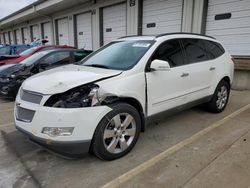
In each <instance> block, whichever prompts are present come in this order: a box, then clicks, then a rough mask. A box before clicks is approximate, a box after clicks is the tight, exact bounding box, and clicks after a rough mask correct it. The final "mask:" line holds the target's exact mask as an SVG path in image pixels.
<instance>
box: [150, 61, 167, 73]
mask: <svg viewBox="0 0 250 188" xmlns="http://www.w3.org/2000/svg"><path fill="white" fill-rule="evenodd" d="M150 69H151V71H169V70H170V65H169V63H168V62H167V61H163V60H159V59H155V60H153V61H152V62H151V66H150Z"/></svg>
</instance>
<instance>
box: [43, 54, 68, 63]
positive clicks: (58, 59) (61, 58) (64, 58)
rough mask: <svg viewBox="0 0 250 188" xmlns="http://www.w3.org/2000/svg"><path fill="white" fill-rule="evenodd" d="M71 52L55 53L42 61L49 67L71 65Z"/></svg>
mask: <svg viewBox="0 0 250 188" xmlns="http://www.w3.org/2000/svg"><path fill="white" fill-rule="evenodd" d="M70 60H71V58H70V52H55V53H51V54H50V55H49V56H47V57H45V58H44V59H43V60H42V62H41V63H42V64H46V65H47V66H56V65H64V64H68V63H70Z"/></svg>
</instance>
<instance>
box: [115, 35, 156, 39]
mask: <svg viewBox="0 0 250 188" xmlns="http://www.w3.org/2000/svg"><path fill="white" fill-rule="evenodd" d="M129 37H155V36H154V35H129V36H123V37H120V38H118V39H123V38H129Z"/></svg>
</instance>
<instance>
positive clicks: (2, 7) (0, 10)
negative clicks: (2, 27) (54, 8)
mask: <svg viewBox="0 0 250 188" xmlns="http://www.w3.org/2000/svg"><path fill="white" fill-rule="evenodd" d="M35 1H36V0H0V19H1V18H3V17H5V16H8V15H9V14H11V13H13V12H15V11H17V10H19V9H21V8H23V7H25V6H27V5H29V4H31V3H33V2H35Z"/></svg>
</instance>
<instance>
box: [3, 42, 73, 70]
mask: <svg viewBox="0 0 250 188" xmlns="http://www.w3.org/2000/svg"><path fill="white" fill-rule="evenodd" d="M54 48H72V49H73V48H74V47H72V46H67V45H45V46H36V47H32V48H29V49H27V50H25V51H23V52H22V53H20V54H19V55H15V56H14V55H13V56H6V58H5V60H2V61H1V60H0V66H1V65H5V64H13V63H19V62H21V61H22V60H24V59H26V58H27V57H29V56H32V55H33V54H34V53H36V52H40V51H44V50H50V49H54Z"/></svg>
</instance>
